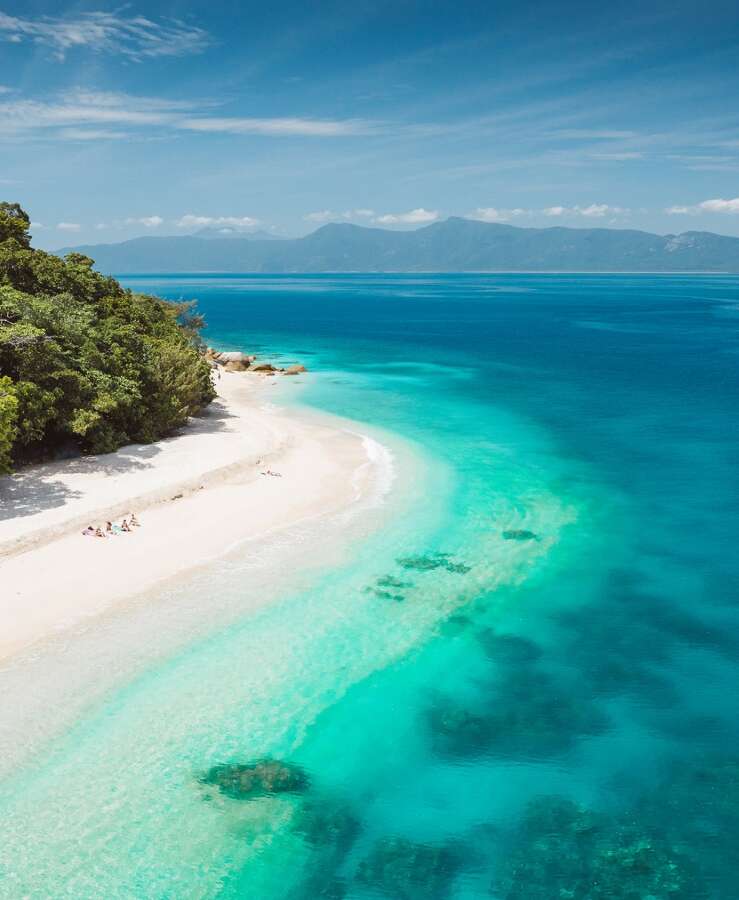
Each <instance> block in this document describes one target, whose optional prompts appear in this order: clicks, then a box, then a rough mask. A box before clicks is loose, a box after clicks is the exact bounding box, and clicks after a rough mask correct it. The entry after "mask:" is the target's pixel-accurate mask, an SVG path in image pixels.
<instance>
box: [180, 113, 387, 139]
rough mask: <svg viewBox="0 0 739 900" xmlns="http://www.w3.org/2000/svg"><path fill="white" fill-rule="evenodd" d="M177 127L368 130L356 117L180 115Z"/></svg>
mask: <svg viewBox="0 0 739 900" xmlns="http://www.w3.org/2000/svg"><path fill="white" fill-rule="evenodd" d="M177 127H178V128H181V129H185V130H187V131H207V132H216V133H219V132H220V133H222V134H266V135H277V136H279V135H288V136H289V135H304V136H307V137H336V136H341V135H346V134H366V133H367V132H368V131H369V130H371V126H370V125H369V123H367V122H362V121H360V120H356V119H343V120H338V121H337V120H332V119H304V118H273V119H256V118H255V119H252V118H243V117H233V118H229V117H220V118H219V117H215V116H204V117H196V118H183V119H181V120H180V121H179V122H178V123H177Z"/></svg>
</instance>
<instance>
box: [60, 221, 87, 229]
mask: <svg viewBox="0 0 739 900" xmlns="http://www.w3.org/2000/svg"><path fill="white" fill-rule="evenodd" d="M56 227H57V228H58V229H59V231H79V230H80V228H81V227H82V226H81V225H78V224H77V223H76V222H60V223H59V224H58V225H57V226H56Z"/></svg>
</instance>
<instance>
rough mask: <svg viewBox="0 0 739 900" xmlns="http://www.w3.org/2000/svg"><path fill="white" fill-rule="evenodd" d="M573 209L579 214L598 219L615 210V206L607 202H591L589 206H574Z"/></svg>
mask: <svg viewBox="0 0 739 900" xmlns="http://www.w3.org/2000/svg"><path fill="white" fill-rule="evenodd" d="M574 210H575V211H576V212H578V213H580V215H581V216H587V217H588V218H596V219H598V218H601V217H602V216H605V215H607V214H608V213H611V212H616V211H617V208H615V207H612V206H609V205H608V204H607V203H591V204H590V206H575V207H574Z"/></svg>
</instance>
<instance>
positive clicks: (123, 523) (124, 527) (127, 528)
mask: <svg viewBox="0 0 739 900" xmlns="http://www.w3.org/2000/svg"><path fill="white" fill-rule="evenodd" d="M121 528H122V529H123V531H130V530H131V529H130V528H129V527H128V522H127V521H126V520H125V519H124V520H123V521H122V522H121Z"/></svg>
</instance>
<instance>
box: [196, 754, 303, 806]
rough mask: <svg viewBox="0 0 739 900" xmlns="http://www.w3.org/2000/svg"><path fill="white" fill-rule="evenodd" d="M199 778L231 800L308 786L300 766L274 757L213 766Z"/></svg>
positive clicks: (296, 791)
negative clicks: (245, 762)
mask: <svg viewBox="0 0 739 900" xmlns="http://www.w3.org/2000/svg"><path fill="white" fill-rule="evenodd" d="M200 781H201V783H202V784H209V785H213V786H214V787H217V788H218V789H219V791H220V792H221V793H222V794H225V795H226V796H227V797H231V798H233V799H234V800H250V799H252V798H253V797H261V796H264V795H265V794H285V793H301V792H303V791H306V790H307V789H308V788H309V787H310V779H309V777H308V774H307V773H306V772H305V770H304V769H301V768H300V766H296V765H293V764H292V763H285V762H280V761H279V760H276V759H260V760H257V761H256V762H253V763H248V764H241V763H232V764H221V765H217V766H213V767H212V768H210V769H209V770H208V771H207V772H206V773H205V775H204V776H203V777H202V778H201V779H200Z"/></svg>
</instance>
